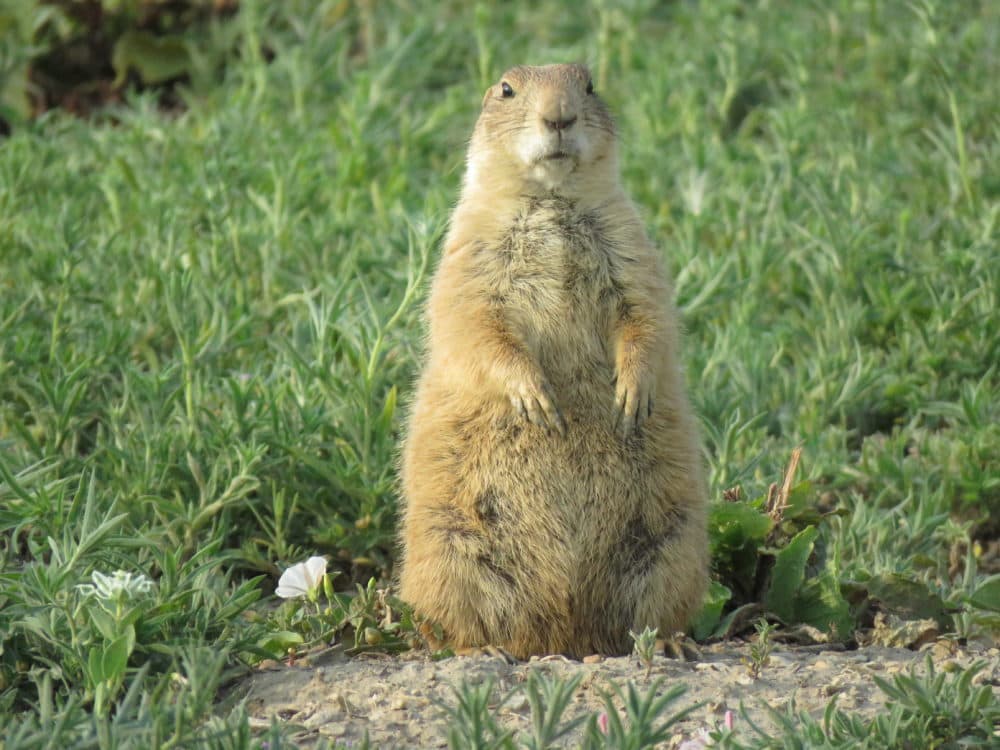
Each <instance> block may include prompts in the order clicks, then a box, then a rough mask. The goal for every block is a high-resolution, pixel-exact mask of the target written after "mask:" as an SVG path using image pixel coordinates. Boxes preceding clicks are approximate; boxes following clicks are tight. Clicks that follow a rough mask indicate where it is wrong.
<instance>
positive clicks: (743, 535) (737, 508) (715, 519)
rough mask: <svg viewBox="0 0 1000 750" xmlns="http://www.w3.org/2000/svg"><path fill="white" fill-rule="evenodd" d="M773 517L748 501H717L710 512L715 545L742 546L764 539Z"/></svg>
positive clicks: (709, 520) (709, 519) (710, 526)
mask: <svg viewBox="0 0 1000 750" xmlns="http://www.w3.org/2000/svg"><path fill="white" fill-rule="evenodd" d="M773 523H774V522H773V521H772V520H771V517H770V516H768V515H767V514H766V513H762V512H760V511H759V510H757V509H755V508H753V507H752V506H750V505H748V504H747V503H742V502H735V503H728V502H726V503H715V504H714V505H712V507H711V508H710V509H709V512H708V525H709V529H711V538H712V544H713V547H721V548H723V549H725V548H736V547H742V546H743V545H744V544H745V543H746V542H747V541H749V540H763V539H765V538H766V537H767V534H768V532H770V531H771V527H772V526H773Z"/></svg>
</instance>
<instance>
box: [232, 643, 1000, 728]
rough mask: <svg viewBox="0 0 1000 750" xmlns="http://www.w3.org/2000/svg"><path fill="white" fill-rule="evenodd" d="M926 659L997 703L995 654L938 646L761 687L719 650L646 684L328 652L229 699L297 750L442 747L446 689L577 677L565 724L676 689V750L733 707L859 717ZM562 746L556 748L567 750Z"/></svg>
mask: <svg viewBox="0 0 1000 750" xmlns="http://www.w3.org/2000/svg"><path fill="white" fill-rule="evenodd" d="M928 655H930V657H931V659H932V662H933V664H934V665H935V668H936V669H949V668H951V667H952V666H957V667H963V666H966V665H968V664H970V663H972V662H973V661H975V660H977V659H982V660H985V661H986V667H985V668H984V669H983V670H982V671H981V672H980V674H979V675H978V676H977V678H976V682H983V681H985V682H986V683H988V684H991V685H992V686H993V692H994V695H997V697H998V698H1000V688H998V685H1000V650H998V649H997V648H990V647H987V646H985V645H983V646H970V647H968V648H957V647H955V646H954V645H953V644H951V643H949V642H946V641H938V642H936V643H933V644H929V645H928V646H926V647H925V648H924V649H922V650H921V651H919V652H916V651H911V650H909V649H905V648H885V647H875V646H871V647H867V648H862V649H858V650H855V651H835V650H821V649H820V648H817V647H808V648H784V647H780V646H779V647H776V648H775V650H774V651H773V652H772V654H771V656H770V661H769V663H768V664H767V666H766V667H764V669H763V671H762V673H761V675H760V677H759V678H758V679H756V680H753V679H751V678H750V676H749V675H748V670H747V667H746V665H745V663H744V660H745V659H747V658H749V647H748V646H747V645H746V644H743V643H737V642H726V643H720V644H714V645H711V646H707V647H705V648H704V650H703V654H702V658H701V659H700V660H699V661H696V662H679V661H674V660H670V659H667V658H665V657H662V656H658V657H656V660H655V662H654V663H653V666H652V669H651V672H650V674H649V676H648V677H647V675H646V669H645V667H644V666H642V665H641V664H639V663H638V661H637V660H636V659H635V658H633V657H619V658H605V659H601V660H600V661H596V662H595V663H582V662H577V661H570V660H566V659H563V658H562V657H546V658H542V659H538V658H535V659H532V660H531V661H529V662H522V663H519V664H508V663H506V662H505V661H504V660H503V659H501V658H497V657H486V656H483V657H459V658H451V659H444V660H440V661H434V660H432V659H430V658H429V657H428V656H427V654H426V653H408V654H403V655H402V656H387V655H377V656H371V655H369V656H361V657H349V656H347V655H345V654H344V653H343V651H341V650H340V649H337V648H334V649H332V650H329V651H327V652H325V653H323V654H320V655H318V656H316V657H313V658H312V659H311V660H308V661H306V660H303V661H299V662H297V663H295V664H293V665H292V666H289V665H286V664H278V663H276V662H269V663H266V664H264V665H262V668H261V669H259V670H258V671H256V672H255V673H254V674H253V675H252V676H251V677H250V678H248V679H247V680H245V681H244V682H242V683H241V684H240V685H239V686H238V687H237V688H236V693H235V694H236V696H242V697H245V698H246V700H247V705H248V707H249V710H250V712H251V715H252V716H253V717H254V719H255V720H256V721H258V722H259V723H260V725H261V726H268V725H269V724H270V722H271V720H272V717H275V716H276V717H278V718H279V719H280V720H282V721H286V722H289V723H293V724H296V725H299V726H300V727H301V728H302V732H301V734H300V735H299V736H298V740H299V741H300V742H302V743H303V744H309V743H310V742H311V741H313V740H315V739H316V738H318V737H320V736H325V737H328V738H332V739H336V740H337V741H339V742H342V743H345V744H349V743H353V742H358V741H360V740H361V739H362V738H363V737H364V736H365V734H366V733H367V734H368V736H369V737H370V738H371V740H372V745H373V746H374V747H377V748H395V747H399V748H403V747H405V748H442V747H446V742H445V736H446V728H447V720H446V718H445V715H444V712H443V710H442V708H441V704H442V703H444V702H450V703H454V693H453V689H452V688H453V686H457V685H459V684H460V683H461V682H462V681H463V680H466V681H469V682H481V681H486V680H490V679H492V680H493V681H494V682H495V683H496V684H497V686H498V687H499V689H500V690H501V691H507V690H509V689H510V688H511V687H513V686H515V685H516V684H517V683H519V682H521V681H523V680H525V679H526V676H527V675H528V673H529V671H530V670H540V671H543V672H544V673H546V674H548V675H552V676H555V677H562V678H567V677H571V676H572V675H574V674H577V673H582V674H583V680H582V682H581V685H580V688H579V689H578V690H577V691H576V694H575V696H574V699H573V703H572V704H571V706H570V708H569V709H568V711H569V713H570V715H573V716H576V715H579V714H581V713H588V714H590V713H595V714H596V713H599V712H600V711H602V710H603V700H602V694H603V693H604V692H606V691H608V690H610V688H611V685H612V684H618V685H624V684H625V683H627V682H629V681H632V682H634V683H635V684H636V685H637V686H638V687H639V688H645V687H646V686H651V685H652V684H653V683H654V682H655V681H656V680H657V679H659V678H665V682H664V684H663V687H662V688H661V689H666V688H667V687H669V686H671V685H674V684H676V683H678V682H682V683H684V684H685V685H686V686H687V688H688V692H687V694H686V695H685V696H683V697H682V698H681V699H680V701H679V702H678V704H677V705H676V707H675V708H680V707H681V706H686V705H689V704H691V703H699V702H704V703H705V705H704V706H703V707H701V708H699V709H698V710H697V711H695V713H694V714H692V716H691V717H690V718H689V719H688V720H686V721H685V722H683V723H682V724H680V725H678V727H677V732H676V733H675V736H674V738H673V739H672V741H671V743H670V744H669V745H668V747H676V746H677V745H679V744H680V743H681V742H682V741H683V740H684V739H688V738H690V737H691V736H692V735H694V734H695V733H696V732H697V731H698V730H699V729H700V728H702V727H705V726H715V725H717V724H719V723H721V721H722V717H723V715H724V713H725V711H726V710H732V711H734V713H736V714H737V718H736V728H737V730H741V731H742V732H745V733H746V734H745V735H744V736H745V737H748V738H749V737H750V736H752V734H751V730H750V728H749V727H748V726H747V723H746V721H745V720H743V719H742V718H740V716H739V713H738V712H739V708H740V706H741V704H742V705H743V706H745V707H746V709H747V710H748V711H749V713H750V716H751V717H752V719H753V721H755V722H757V723H759V724H760V725H761V726H764V727H773V726H774V722H773V721H772V720H771V718H770V716H769V714H768V712H767V709H766V707H767V706H771V707H773V708H776V709H783V708H785V707H787V706H788V704H789V702H790V701H791V700H793V699H794V701H795V705H796V707H797V708H798V709H799V710H805V711H808V712H810V713H811V714H812V715H813V716H815V717H820V716H821V715H822V712H823V710H824V709H825V707H826V706H827V704H828V703H829V702H830V700H831V698H833V697H834V696H836V697H837V701H838V705H839V706H840V707H841V708H842V709H845V710H848V711H851V712H856V713H858V714H859V715H861V716H864V717H870V716H872V715H874V714H875V712H877V711H879V710H880V709H881V708H882V707H883V706H884V705H885V703H886V696H885V695H884V694H883V693H882V692H881V691H880V690H879V688H878V687H877V685H876V684H875V681H874V678H875V677H876V676H881V677H883V678H891V677H892V675H894V674H898V673H900V672H904V671H907V670H910V669H915V670H917V671H918V672H925V671H926V658H927V656H928ZM500 716H501V719H502V720H503V722H504V723H505V725H506V726H508V727H509V728H512V729H514V730H515V731H516V732H519V731H521V730H527V729H528V727H529V721H530V712H529V707H528V704H527V701H526V700H524V699H523V698H522V697H521V696H520V695H518V696H515V697H514V699H513V700H511V701H510V702H509V703H507V704H505V705H504V706H503V707H502V708H501V709H500ZM574 744H575V743H574V742H573V741H572V740H571V741H570V742H569V743H568V745H567V747H573V746H574Z"/></svg>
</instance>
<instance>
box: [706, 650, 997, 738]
mask: <svg viewBox="0 0 1000 750" xmlns="http://www.w3.org/2000/svg"><path fill="white" fill-rule="evenodd" d="M983 667H984V663H982V662H977V663H975V664H972V665H970V666H968V667H966V668H964V669H960V670H959V671H958V672H957V673H953V674H948V673H946V672H943V671H942V672H938V671H935V668H934V664H933V662H932V661H931V659H930V657H928V658H927V661H926V663H925V666H924V670H925V674H924V675H918V674H917V673H916V672H915V671H911V672H910V673H909V674H901V675H896V676H895V677H893V678H892V680H885V679H882V678H876V679H875V682H876V684H877V685H878V687H879V689H880V690H881V691H882V692H883V693H884V694H885V696H886V698H887V699H888V704H887V706H886V710H885V711H881V712H879V713H878V714H876V715H875V717H874V718H873V719H871V720H867V719H866V720H862V719H861V718H860V717H858V716H856V715H853V714H849V713H847V712H844V711H842V710H841V709H839V708H838V707H837V705H836V700H833V701H831V702H830V703H829V704H828V705H827V708H826V711H825V712H824V714H823V720H822V722H819V721H817V720H816V719H814V718H812V717H811V716H810V715H809V714H808V713H806V712H796V710H795V705H794V701H793V702H792V703H791V705H790V706H789V708H788V710H787V711H786V712H781V711H777V710H775V709H769V712H770V715H771V717H772V718H773V719H774V720H775V722H776V723H777V725H778V732H777V733H776V734H771V733H769V732H767V731H764V730H763V729H762V728H761V727H760V726H758V725H757V724H755V723H754V722H753V720H752V719H751V717H750V716H749V715H748V713H747V712H746V710H745V709H743V710H742V711H741V713H742V715H743V718H744V720H746V722H747V723H748V725H749V726H750V727H751V728H752V730H753V732H754V734H755V736H756V737H755V739H754V740H752V741H751V742H750V743H749V744H743V743H742V742H741V741H739V740H738V739H737V738H736V737H735V736H733V735H729V736H727V737H725V738H720V739H722V742H721V744H720V745H719V746H720V747H722V748H732V749H733V750H751V749H758V748H759V749H760V750H763V749H764V748H788V749H789V750H792V749H793V748H803V749H804V748H828V749H829V750H834V749H836V748H843V749H844V750H847V748H854V747H884V748H889V749H890V750H906V748H911V747H990V746H992V743H994V742H995V740H996V726H997V722H998V721H1000V706H998V705H997V702H996V698H995V697H994V695H993V691H992V689H991V687H990V686H989V685H978V686H976V685H974V684H973V682H974V680H975V677H976V675H977V674H978V673H980V672H981V671H982V669H983Z"/></svg>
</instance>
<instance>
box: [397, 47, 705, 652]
mask: <svg viewBox="0 0 1000 750" xmlns="http://www.w3.org/2000/svg"><path fill="white" fill-rule="evenodd" d="M589 80H590V74H589V73H588V72H587V69H586V68H584V67H583V66H580V65H550V66H546V67H537V68H529V67H519V68H514V69H512V70H510V71H508V72H507V73H506V74H505V75H504V77H503V79H502V80H501V82H498V83H497V84H496V85H495V86H493V87H491V88H490V89H489V90H488V91H487V92H486V96H485V97H484V99H483V109H482V113H481V114H480V117H479V120H478V122H477V124H476V128H475V131H474V133H473V135H472V141H471V144H470V148H469V155H468V165H467V171H466V175H465V181H464V185H463V189H462V197H461V201H460V202H459V205H458V206H457V208H456V209H455V212H454V215H453V216H452V221H451V228H450V232H449V235H448V238H447V241H446V243H445V249H444V254H443V257H442V258H441V261H440V265H439V267H438V269H437V273H436V275H435V278H434V282H433V286H432V289H431V294H430V299H429V302H428V308H427V314H428V318H429V322H430V332H429V341H428V356H427V361H426V363H425V366H424V369H423V372H422V373H421V376H420V380H419V383H418V385H417V389H416V396H415V400H414V403H413V406H412V410H411V413H410V418H409V429H408V431H407V435H406V440H405V444H404V447H403V455H402V470H401V480H402V496H403V497H402V499H403V508H402V514H403V515H402V547H403V556H402V561H401V572H400V593H401V595H402V598H403V599H404V600H405V601H407V602H409V603H410V604H412V605H413V606H414V608H415V609H416V610H417V612H418V613H419V614H421V615H424V616H425V617H427V618H430V619H431V620H433V621H435V622H437V623H438V624H439V625H440V626H441V628H442V629H443V631H444V634H445V638H446V640H447V642H449V643H450V644H451V645H452V646H454V647H456V648H467V647H476V646H484V645H493V646H499V647H501V648H503V649H505V650H507V651H508V652H510V653H511V654H513V655H515V656H517V657H521V658H525V657H527V656H528V655H530V654H541V653H564V654H568V655H572V656H577V657H579V656H583V655H586V654H590V653H604V654H622V653H627V652H628V651H629V650H630V648H631V642H630V639H629V636H628V631H629V629H630V628H632V629H638V630H641V629H642V628H643V627H645V626H650V627H659V628H660V632H661V633H662V634H664V635H667V634H671V633H672V632H674V631H675V630H678V629H682V628H683V627H684V626H685V625H686V624H687V621H688V619H689V617H690V616H691V615H692V614H693V613H694V612H695V611H696V610H697V609H698V607H699V605H700V603H701V598H702V593H703V591H704V589H705V585H706V582H707V561H708V553H707V550H708V542H707V538H706V531H705V496H706V491H705V482H704V475H703V468H702V462H701V454H700V450H699V441H698V435H697V428H696V424H695V420H694V418H693V416H692V414H691V408H690V406H689V404H688V400H687V398H686V396H685V393H684V389H683V385H682V377H681V371H680V366H679V362H678V330H677V323H676V320H675V317H676V316H675V312H674V309H673V307H672V303H671V298H672V289H671V286H670V283H669V281H668V280H667V278H666V275H665V273H664V271H663V269H662V268H661V267H660V262H659V259H658V257H657V252H656V250H655V249H654V248H653V247H652V245H651V244H650V242H649V240H648V239H647V238H646V235H645V232H644V230H643V226H642V223H641V221H640V219H639V217H638V215H637V213H636V211H635V209H634V208H633V206H632V204H631V203H630V202H629V199H628V197H627V196H626V195H625V193H624V191H623V189H622V187H621V183H620V181H619V176H618V165H617V157H616V144H615V132H614V124H613V122H612V120H611V117H610V115H609V113H608V111H607V109H606V107H605V105H604V104H603V103H602V102H601V101H600V99H599V98H598V97H597V96H596V95H594V94H588V93H587V86H588V82H589ZM504 82H505V83H507V84H508V85H509V86H510V88H511V90H512V91H513V96H504V94H503V87H502V83H504ZM560 152H561V153H562V154H563V155H562V156H561V157H559V158H547V157H551V156H552V155H553V154H557V153H560Z"/></svg>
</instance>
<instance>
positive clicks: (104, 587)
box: [76, 570, 153, 601]
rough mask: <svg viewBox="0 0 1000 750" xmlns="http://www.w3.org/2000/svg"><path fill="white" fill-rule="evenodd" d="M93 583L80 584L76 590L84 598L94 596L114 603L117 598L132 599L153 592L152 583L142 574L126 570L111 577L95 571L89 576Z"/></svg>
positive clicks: (118, 571) (119, 571)
mask: <svg viewBox="0 0 1000 750" xmlns="http://www.w3.org/2000/svg"><path fill="white" fill-rule="evenodd" d="M90 580H92V581H93V582H94V583H93V585H91V584H89V583H81V584H79V585H78V586H77V587H76V588H77V590H78V591H79V592H80V593H81V594H83V595H84V596H96V597H97V598H98V599H103V600H105V601H115V600H117V599H119V598H133V597H136V596H139V595H140V594H148V593H149V592H150V591H152V590H153V581H152V580H150V579H149V578H147V577H146V576H145V575H143V574H142V573H131V572H129V571H127V570H116V571H115V572H114V573H112V574H111V575H105V574H104V573H101V572H100V571H97V570H95V571H94V572H93V573H91V574H90Z"/></svg>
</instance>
